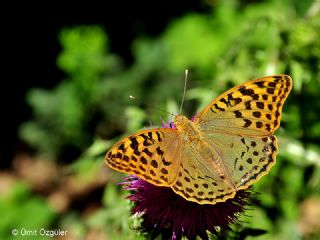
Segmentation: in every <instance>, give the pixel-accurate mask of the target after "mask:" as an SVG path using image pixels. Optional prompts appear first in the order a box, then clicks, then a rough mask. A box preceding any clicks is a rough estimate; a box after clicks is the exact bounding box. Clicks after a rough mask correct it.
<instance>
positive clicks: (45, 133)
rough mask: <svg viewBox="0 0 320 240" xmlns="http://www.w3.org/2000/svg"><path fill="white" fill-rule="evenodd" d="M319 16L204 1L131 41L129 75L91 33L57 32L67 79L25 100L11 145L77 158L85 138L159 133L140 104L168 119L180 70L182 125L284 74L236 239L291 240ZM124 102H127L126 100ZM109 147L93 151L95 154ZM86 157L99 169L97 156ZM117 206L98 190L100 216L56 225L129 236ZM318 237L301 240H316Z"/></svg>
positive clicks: (317, 71) (315, 120) (312, 95)
mask: <svg viewBox="0 0 320 240" xmlns="http://www.w3.org/2000/svg"><path fill="white" fill-rule="evenodd" d="M319 8H320V7H319V2H317V1H311V0H309V1H297V0H286V1H271V0H270V1H259V2H255V3H251V4H250V3H245V1H232V0H226V1H220V2H216V3H215V5H214V6H213V7H212V12H211V14H206V15H205V14H188V15H185V16H182V17H180V18H177V19H175V20H174V21H172V22H171V23H170V24H169V26H168V27H167V29H166V30H165V31H164V32H163V34H162V35H161V36H160V37H157V38H153V39H150V38H145V37H144V38H142V37H138V38H137V39H136V40H135V42H134V43H133V49H132V50H133V53H134V62H133V64H132V65H131V66H129V67H126V66H124V65H123V63H122V61H121V59H120V57H119V56H116V55H114V54H112V53H111V52H110V51H109V49H108V37H107V34H106V33H105V31H104V30H103V29H101V28H99V27H97V26H80V27H73V28H67V29H64V30H63V31H62V32H61V34H60V42H61V45H62V47H63V50H62V52H61V54H60V56H59V58H58V62H57V64H58V66H59V67H60V68H61V69H62V70H63V71H64V72H65V73H66V75H67V77H66V79H64V80H63V81H62V82H61V83H60V84H59V85H58V86H56V88H55V89H53V90H50V91H49V90H43V89H33V90H31V91H30V92H29V93H28V96H27V100H28V102H29V104H30V105H31V106H32V109H33V112H34V117H33V119H32V120H31V121H30V122H27V123H25V124H23V125H22V126H21V129H20V130H21V131H20V133H21V138H23V139H24V140H26V141H27V142H28V143H29V144H30V145H32V146H34V148H35V149H37V150H38V151H39V152H41V153H46V154H49V155H50V156H52V157H53V158H56V159H57V158H58V156H59V155H60V154H61V153H62V152H63V151H64V150H65V148H66V147H72V148H75V149H77V150H78V151H79V153H81V152H84V151H85V150H86V149H87V148H88V147H89V146H90V145H91V144H94V140H93V139H100V138H101V137H102V138H104V139H112V140H113V141H115V140H116V139H115V138H119V137H120V136H121V135H128V134H130V133H132V132H134V131H136V130H138V129H141V128H143V127H145V126H149V125H150V123H149V121H152V122H154V123H155V124H156V125H159V124H160V119H161V118H163V119H165V120H166V119H168V115H167V114H165V113H163V112H160V111H158V110H155V109H154V108H153V107H151V106H150V105H154V106H157V107H159V108H162V109H165V110H167V111H169V112H173V113H178V111H179V104H180V101H181V100H180V99H181V95H182V92H183V90H182V89H183V78H184V70H185V69H186V68H188V69H189V71H190V75H189V77H188V78H189V81H188V90H187V94H186V102H185V103H184V108H183V110H184V114H186V115H188V116H189V117H192V116H193V114H195V113H196V112H197V111H199V109H201V108H203V107H204V106H205V105H207V104H208V103H209V102H210V101H211V100H212V99H213V98H214V97H216V96H218V95H219V94H221V93H222V92H223V91H224V90H226V89H228V88H230V87H232V86H234V85H236V84H240V83H243V82H245V81H247V80H250V79H254V78H257V77H262V76H266V75H272V74H276V73H286V74H289V75H291V76H292V78H293V82H294V86H293V90H292V92H291V95H290V96H289V98H288V100H287V102H286V104H285V106H284V110H283V118H282V124H281V126H282V127H281V128H280V129H279V130H278V131H277V133H276V135H277V136H279V139H280V152H279V156H278V160H277V161H278V162H277V164H276V165H275V167H273V169H272V171H271V172H270V174H269V175H268V176H266V177H264V178H263V179H262V180H261V181H259V182H258V183H257V184H255V190H256V191H257V192H259V193H261V195H259V196H258V199H259V200H260V202H259V203H255V204H254V205H253V206H252V208H253V210H251V211H248V213H247V214H248V215H250V216H251V217H249V218H246V217H243V220H245V221H246V223H245V224H244V229H242V230H241V229H240V230H239V231H243V232H244V230H245V229H249V228H250V229H258V230H259V229H261V230H266V231H267V234H256V235H259V236H255V237H248V238H247V239H302V233H301V231H302V230H301V229H300V228H299V227H298V225H299V221H301V216H302V213H301V211H302V210H301V204H302V203H303V202H304V201H305V200H306V199H310V198H313V197H318V198H319V196H320V146H319V139H320V121H319V119H320V114H319V113H320V102H319V97H320V94H319V89H320V12H319ZM130 95H132V96H135V98H136V99H135V100H130V99H129V96H130ZM148 104H150V105H148ZM97 142H99V144H101V142H100V140H97ZM111 142H112V141H110V142H107V144H106V145H104V146H105V149H104V150H99V151H101V152H100V153H101V154H103V152H104V151H105V150H107V148H108V147H109V146H110V145H111ZM94 146H95V144H94ZM99 149H100V148H99ZM93 152H94V154H92V155H90V154H89V157H88V155H81V156H82V157H80V159H79V160H78V162H77V164H80V166H81V164H84V166H86V165H85V164H88V161H84V160H83V156H86V159H90V160H89V161H92V159H93V158H94V157H95V156H97V154H96V151H93ZM96 159H98V160H96V161H101V162H103V160H102V157H97V158H96ZM83 162H85V163H83ZM92 162H95V161H92ZM80 169H81V167H80ZM83 169H85V167H84V168H83ZM83 172H85V171H83ZM84 174H85V173H84ZM115 176H118V175H115ZM116 179H117V178H116ZM123 197H124V196H123V192H121V191H119V189H118V188H117V189H116V188H115V187H114V186H113V185H111V184H108V185H107V186H106V190H105V195H104V198H103V200H102V202H103V204H104V208H103V209H101V210H99V211H98V212H97V213H96V214H95V215H94V216H91V217H90V219H87V220H86V221H87V222H86V223H83V222H81V221H80V220H79V219H77V218H76V217H73V216H72V214H70V215H68V214H67V215H66V216H65V218H63V219H62V220H61V223H60V224H61V226H63V225H64V224H66V223H68V224H70V223H72V224H73V225H74V226H75V227H76V226H78V229H79V230H78V232H79V235H80V236H81V235H83V234H85V229H86V228H84V227H83V226H87V227H88V226H93V227H96V228H100V229H104V230H105V232H106V233H107V234H109V235H108V236H109V237H110V239H115V238H116V239H140V238H142V236H135V234H134V233H133V231H131V230H130V229H129V227H128V222H130V221H131V224H133V223H132V221H136V220H132V219H131V220H128V218H129V217H128V216H129V209H130V208H129V205H128V201H125V200H123ZM17 211H19V209H17ZM21 211H22V210H21ZM12 219H14V218H12ZM44 222H50V221H48V220H46V221H44ZM133 225H134V224H133ZM129 226H130V223H129ZM299 226H300V225H299ZM318 231H320V230H319V229H318ZM0 232H3V227H0ZM262 232H263V231H262ZM250 234H251V233H250V231H248V234H247V235H250ZM319 234H320V233H319V232H318V233H314V235H310V236H309V235H304V238H305V239H316V238H317V237H320V235H319ZM251 235H254V234H251ZM142 239H143V238H142Z"/></svg>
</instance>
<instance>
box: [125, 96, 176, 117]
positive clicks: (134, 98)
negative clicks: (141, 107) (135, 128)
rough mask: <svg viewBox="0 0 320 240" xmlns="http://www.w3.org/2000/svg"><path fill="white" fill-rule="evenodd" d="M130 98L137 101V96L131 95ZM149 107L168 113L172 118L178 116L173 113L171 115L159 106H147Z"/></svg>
mask: <svg viewBox="0 0 320 240" xmlns="http://www.w3.org/2000/svg"><path fill="white" fill-rule="evenodd" d="M129 98H130V99H132V100H137V98H136V97H135V96H132V95H130V96H129ZM146 105H147V106H148V107H152V108H155V109H157V110H159V111H161V112H165V113H167V114H169V115H171V116H174V117H175V116H176V115H175V114H173V113H171V112H168V111H166V110H164V109H162V108H159V107H157V106H154V105H152V104H149V103H148V104H146Z"/></svg>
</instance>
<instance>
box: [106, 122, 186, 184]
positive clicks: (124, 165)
mask: <svg viewBox="0 0 320 240" xmlns="http://www.w3.org/2000/svg"><path fill="white" fill-rule="evenodd" d="M180 155H181V143H180V140H179V136H178V135H177V133H176V131H175V130H174V129H170V128H160V129H150V130H143V131H140V132H138V133H136V134H134V135H131V136H129V137H127V138H124V139H122V140H120V141H119V142H118V143H116V144H115V145H114V146H113V147H112V148H111V149H110V151H109V152H108V153H107V154H106V158H105V161H106V163H107V165H108V166H110V167H111V168H113V169H114V170H117V171H120V172H124V173H129V174H134V175H136V176H138V177H140V178H142V179H144V180H146V181H148V182H150V183H153V184H155V185H158V186H170V185H171V184H172V183H173V182H174V181H175V178H176V176H177V173H178V167H179V165H180Z"/></svg>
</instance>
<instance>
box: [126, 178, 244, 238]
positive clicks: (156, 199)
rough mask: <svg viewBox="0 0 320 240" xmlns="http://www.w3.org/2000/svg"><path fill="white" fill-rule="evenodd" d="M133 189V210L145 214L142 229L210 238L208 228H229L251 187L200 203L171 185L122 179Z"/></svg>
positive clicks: (172, 235)
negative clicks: (187, 198) (223, 198)
mask: <svg viewBox="0 0 320 240" xmlns="http://www.w3.org/2000/svg"><path fill="white" fill-rule="evenodd" d="M122 184H123V185H124V189H126V190H130V191H132V194H131V195H130V196H129V197H128V199H129V200H131V201H132V202H133V203H134V206H133V208H132V210H131V211H132V214H139V215H141V216H142V229H141V230H142V231H143V232H146V233H149V234H151V235H152V236H154V237H155V236H156V235H159V234H162V238H163V239H166V238H167V239H170V238H172V239H181V237H182V236H186V237H187V238H188V239H195V238H196V236H200V237H201V238H202V239H208V236H207V232H206V231H209V232H211V233H212V234H216V233H217V232H219V231H225V230H229V229H230V225H231V224H233V223H236V222H237V216H238V215H239V214H241V213H242V212H243V211H244V210H245V206H246V204H247V200H248V198H249V196H250V192H249V191H244V190H240V191H238V192H237V194H236V196H235V197H234V198H233V199H228V200H227V201H225V202H221V203H217V204H215V205H210V204H204V205H200V204H198V203H195V202H190V201H187V200H185V199H184V198H183V197H181V196H180V195H178V194H176V193H175V192H174V191H173V190H171V188H168V187H159V186H155V185H153V184H150V183H148V182H146V181H144V180H142V179H140V178H137V177H135V176H129V177H127V178H126V180H125V182H123V183H122Z"/></svg>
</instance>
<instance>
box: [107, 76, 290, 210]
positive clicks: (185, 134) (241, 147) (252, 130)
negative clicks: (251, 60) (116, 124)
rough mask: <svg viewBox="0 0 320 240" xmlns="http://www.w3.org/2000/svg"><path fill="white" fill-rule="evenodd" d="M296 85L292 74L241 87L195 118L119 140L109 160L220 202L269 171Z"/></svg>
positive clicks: (186, 194)
mask: <svg viewBox="0 0 320 240" xmlns="http://www.w3.org/2000/svg"><path fill="white" fill-rule="evenodd" d="M291 88H292V79H291V77H290V76H288V75H283V74H281V75H273V76H268V77H262V78H258V79H255V80H252V81H248V82H246V83H244V84H241V85H238V86H235V87H233V88H231V89H230V90H228V91H226V92H224V93H223V94H222V95H220V96H219V97H217V98H216V99H214V100H213V101H212V102H211V103H210V104H209V105H208V106H207V107H205V108H204V109H203V110H202V111H201V112H199V113H198V114H197V115H196V116H195V117H194V118H193V119H192V120H189V119H188V118H187V117H185V116H183V115H177V116H176V117H175V119H174V127H171V128H165V127H162V128H154V129H147V130H141V131H139V132H137V133H135V134H133V135H130V136H128V137H125V138H123V139H121V140H120V141H119V142H117V143H116V144H115V145H114V146H113V147H112V148H111V149H110V150H109V151H108V152H107V153H106V155H105V162H106V164H107V165H108V166H109V167H110V168H112V169H114V170H117V171H120V172H124V173H128V174H133V175H136V176H138V177H140V178H142V179H144V180H145V181H147V182H149V183H152V184H154V185H157V186H163V187H170V188H171V189H172V190H173V191H174V192H175V193H176V194H179V195H180V196H182V197H183V198H185V199H186V200H187V201H193V202H196V203H199V204H216V203H218V202H224V201H226V200H227V199H230V198H233V197H234V196H235V194H236V192H237V191H239V190H242V189H247V188H248V187H249V186H251V185H252V184H253V183H255V182H257V181H258V180H259V179H260V178H261V177H262V176H264V175H266V174H267V173H268V172H269V171H270V168H271V167H272V166H273V165H274V164H275V162H276V156H277V153H278V143H277V138H276V137H275V136H274V135H273V134H274V132H275V131H276V130H277V129H278V128H279V125H280V120H281V114H282V107H283V104H284V102H285V100H286V98H287V97H288V95H289V93H290V90H291Z"/></svg>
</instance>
